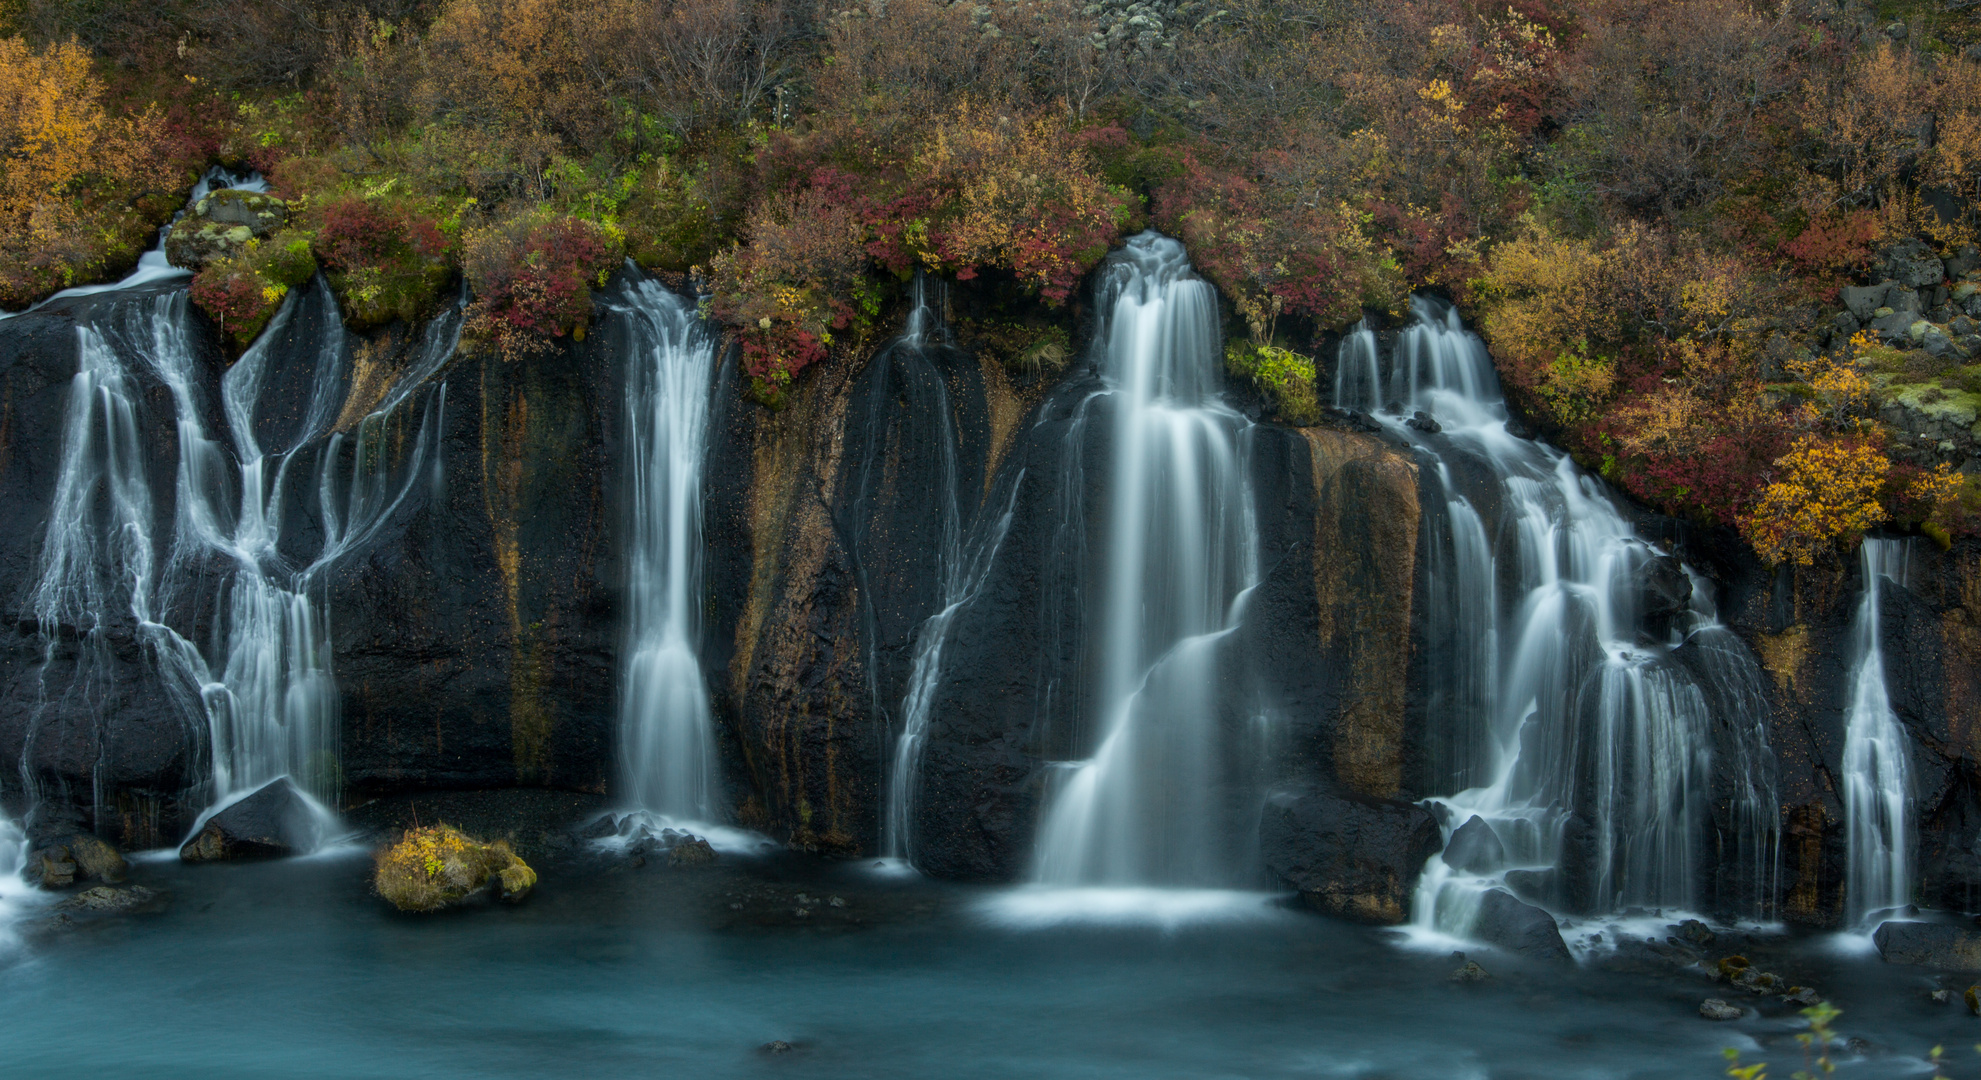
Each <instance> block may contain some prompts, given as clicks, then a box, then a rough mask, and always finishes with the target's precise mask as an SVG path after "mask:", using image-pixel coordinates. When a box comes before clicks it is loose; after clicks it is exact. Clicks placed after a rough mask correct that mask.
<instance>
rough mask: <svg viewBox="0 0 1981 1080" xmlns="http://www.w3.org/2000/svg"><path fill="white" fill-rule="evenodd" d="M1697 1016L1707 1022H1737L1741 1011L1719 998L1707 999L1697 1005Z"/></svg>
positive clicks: (1738, 1007)
mask: <svg viewBox="0 0 1981 1080" xmlns="http://www.w3.org/2000/svg"><path fill="white" fill-rule="evenodd" d="M1699 1015H1700V1016H1703V1017H1705V1018H1706V1019H1708V1020H1738V1019H1740V1017H1741V1011H1740V1006H1738V1005H1729V1004H1727V1003H1726V1002H1724V1001H1721V1000H1720V999H1719V998H1707V999H1706V1000H1704V1001H1702V1002H1700V1003H1699Z"/></svg>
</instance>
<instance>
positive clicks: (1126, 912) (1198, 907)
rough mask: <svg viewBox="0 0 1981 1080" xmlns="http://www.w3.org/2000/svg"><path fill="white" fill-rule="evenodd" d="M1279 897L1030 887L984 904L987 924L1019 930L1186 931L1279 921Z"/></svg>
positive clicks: (1196, 891) (990, 898)
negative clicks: (1115, 928)
mask: <svg viewBox="0 0 1981 1080" xmlns="http://www.w3.org/2000/svg"><path fill="white" fill-rule="evenodd" d="M1279 899H1280V895H1279V894H1277V893H1266V892H1244V891H1240V890H1236V889H1158V888H1147V887H1134V886H1123V887H1105V886H1093V887H1083V888H1055V887H1052V886H1045V885H1027V886H1021V887H1019V888H1015V889H1009V890H1005V891H1002V892H998V893H995V894H993V895H991V896H988V897H986V898H984V899H983V900H981V901H979V902H978V904H977V905H976V912H977V914H978V916H979V917H980V918H982V919H983V920H984V921H986V922H988V923H990V924H992V925H994V926H1002V927H1006V928H1010V929H1016V930H1040V929H1047V928H1050V927H1055V926H1154V927H1159V928H1161V929H1164V930H1174V929H1177V928H1179V927H1183V926H1200V925H1208V924H1218V923H1239V922H1263V921H1266V920H1270V919H1275V918H1280V917H1282V915H1283V912H1281V910H1280V909H1279V907H1278V906H1277V901H1278V900H1279Z"/></svg>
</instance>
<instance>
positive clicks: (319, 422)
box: [30, 278, 461, 829]
mask: <svg viewBox="0 0 1981 1080" xmlns="http://www.w3.org/2000/svg"><path fill="white" fill-rule="evenodd" d="M304 309H307V310H308V316H307V324H306V325H305V326H304V327H303V328H302V331H303V333H304V334H305V335H306V336H307V337H309V338H310V340H312V341H313V343H314V346H315V355H314V358H313V370H312V371H310V372H309V373H308V378H307V384H308V393H307V399H306V404H305V405H304V407H303V408H302V410H301V415H300V418H297V417H294V416H284V417H283V418H282V419H280V420H271V416H265V415H264V413H265V412H267V410H269V409H276V410H277V411H278V412H280V411H281V407H280V406H276V405H273V404H272V403H270V402H268V401H265V400H264V399H265V397H267V395H268V392H269V389H270V387H271V386H273V385H274V384H275V383H276V382H278V381H283V379H281V378H278V376H277V373H276V372H274V371H273V370H272V369H273V367H274V360H273V358H272V353H273V351H274V350H275V349H276V348H277V347H278V344H277V343H280V342H284V341H285V340H286V339H287V338H288V336H289V335H290V333H291V331H292V327H294V324H295V323H296V321H297V320H298V319H299V318H301V317H302V316H299V315H298V312H299V311H301V310H304ZM191 319H192V313H191V311H190V310H189V308H188V301H187V296H186V293H185V291H184V290H172V291H169V292H161V293H156V294H139V295H136V296H133V297H129V298H123V297H117V298H113V299H110V300H107V301H105V302H104V303H103V306H101V307H99V308H98V309H96V310H95V311H93V312H92V313H91V315H90V316H89V317H88V318H86V319H85V320H84V321H83V322H82V323H80V324H79V326H78V328H77V337H78V355H79V358H78V365H77V374H76V376H75V379H74V381H73V383H72V386H71V390H70V404H69V410H68V416H67V419H66V421H65V427H64V431H63V442H62V447H63V450H62V464H61V471H60V473H59V475H58V477H57V480H56V484H55V490H56V498H55V503H54V512H53V513H51V515H50V519H49V523H48V531H47V536H46V539H45V541H44V544H43V550H42V556H41V565H40V567H39V577H38V580H37V582H36V584H35V587H34V590H33V593H32V606H33V610H34V613H35V618H36V620H37V622H38V623H39V624H40V626H41V630H42V633H43V635H44V636H45V638H46V639H47V640H48V642H49V650H50V656H51V657H52V655H53V650H54V647H55V642H56V641H57V639H58V638H59V636H60V634H61V632H62V629H63V628H73V631H74V633H75V634H76V635H77V636H79V637H80V638H82V639H83V640H84V642H85V647H84V649H83V652H82V656H83V665H82V667H81V668H79V670H78V675H77V679H76V680H74V683H75V685H71V686H70V687H68V688H66V689H63V690H61V691H59V692H83V693H88V692H89V690H88V687H87V685H86V684H87V682H88V681H89V680H90V679H91V678H93V677H96V675H98V674H100V673H101V672H102V671H103V670H106V669H107V664H108V650H109V649H110V647H111V646H110V642H109V640H108V637H107V634H106V633H104V631H105V630H106V629H107V628H108V627H109V625H110V624H111V623H113V622H122V621H123V620H125V619H128V620H129V622H130V624H132V625H133V626H134V627H135V631H136V634H137V637H138V640H139V641H140V642H141V643H142V644H143V646H144V647H145V650H146V653H147V655H148V656H149V657H150V658H151V659H152V661H153V662H155V664H156V665H157V668H158V671H159V674H160V675H161V677H162V679H163V681H164V684H165V685H166V687H167V688H168V690H169V691H170V692H171V693H172V694H173V695H174V697H175V698H176V699H177V702H178V704H179V706H180V708H181V711H182V713H183V714H185V715H186V716H188V717H189V718H191V719H193V720H194V721H195V722H198V723H201V724H203V725H205V726H206V727H207V729H208V749H209V751H210V757H211V760H210V767H211V773H210V790H209V791H208V802H209V804H210V807H211V809H209V811H208V815H207V816H210V815H211V813H212V812H213V811H214V810H217V809H218V808H220V807H223V806H225V805H226V804H228V803H229V802H231V801H233V800H235V799H238V798H239V797H241V796H243V795H246V794H248V793H250V792H252V791H254V790H256V789H257V788H259V787H260V786H262V785H263V784H266V783H268V782H269V781H271V780H274V779H276V778H278V777H283V776H287V777H290V778H291V779H292V781H293V782H295V783H296V784H297V786H298V787H299V788H301V789H302V790H303V791H304V792H305V793H306V794H308V795H309V796H311V797H312V798H313V799H315V800H319V801H322V802H328V801H331V800H333V799H334V798H335V796H336V794H337V788H338V786H339V783H340V779H339V772H338V766H337V719H338V696H337V690H336V681H335V677H334V674H333V672H332V670H331V659H330V653H331V646H330V624H329V618H328V613H327V611H326V610H325V608H324V604H323V601H322V599H321V598H320V597H318V596H316V595H313V591H314V590H317V589H318V588H319V586H320V585H321V584H322V582H323V572H324V571H325V570H326V569H328V568H329V567H330V566H331V565H332V564H333V563H334V562H336V561H337V560H338V559H339V558H341V557H343V556H344V555H346V554H349V553H350V552H352V551H354V550H357V549H358V548H360V547H362V546H363V545H364V544H366V543H367V542H368V541H369V540H370V539H371V537H372V536H373V535H374V534H375V533H376V532H377V530H378V529H379V527H380V526H381V525H382V524H383V523H384V522H385V521H386V520H388V519H389V518H390V517H391V516H392V515H393V514H394V512H395V511H396V510H397V509H398V507H399V506H400V505H401V504H402V503H403V502H404V501H405V500H406V498H407V497H408V495H409V494H410V493H411V492H412V491H413V490H414V488H415V486H416V485H417V483H418V482H419V481H420V480H421V479H424V478H433V477H437V476H438V473H437V470H438V468H439V461H438V457H437V453H438V451H437V448H436V447H435V446H434V442H435V440H436V439H437V437H438V436H437V434H436V430H437V427H438V420H439V416H440V414H441V411H442V410H443V409H444V408H445V401H446V390H445V385H444V384H440V385H439V386H437V387H434V388H433V389H432V390H431V392H430V393H426V394H423V395H420V396H421V397H422V398H423V401H422V402H421V403H420V404H419V405H417V409H418V417H419V419H418V421H417V425H416V430H415V432H414V434H413V435H412V437H411V438H410V440H408V439H406V438H405V435H406V433H405V432H404V431H403V430H401V429H400V425H402V424H405V425H410V424H411V423H412V421H411V420H410V419H409V418H408V417H407V416H405V415H402V413H401V410H402V408H403V407H406V406H407V405H408V403H409V402H411V401H412V400H413V399H414V397H415V395H416V394H418V393H419V391H421V390H422V389H423V388H426V387H429V386H430V385H431V380H433V379H434V378H435V377H436V376H437V375H438V374H439V373H440V371H441V369H442V368H444V366H445V365H446V363H447V361H448V360H449V359H450V358H451V357H452V355H453V352H454V347H455V344H456V342H457V340H458V337H459V334H460V325H461V310H460V306H459V305H455V306H453V307H451V308H450V309H449V310H447V311H446V312H444V313H443V314H442V315H441V316H440V317H438V318H436V319H434V320H433V321H432V323H430V324H429V326H428V328H427V330H426V332H425V336H424V338H423V340H422V341H421V342H420V344H419V346H418V349H417V352H416V353H415V355H414V357H413V358H412V361H411V362H410V363H408V364H407V365H405V366H404V368H403V369H402V370H401V371H399V372H398V373H397V374H396V377H393V378H390V379H389V381H387V382H386V383H385V384H384V385H383V386H382V387H379V388H378V393H377V397H376V398H375V399H374V400H372V401H371V402H369V403H368V405H369V407H354V406H363V405H365V404H367V403H363V402H359V401H356V400H347V398H349V397H350V396H351V395H350V391H351V387H350V385H349V384H350V379H349V359H350V358H349V347H348V342H347V340H346V337H345V334H344V331H343V328H342V322H341V319H340V318H339V316H338V313H337V309H336V303H335V301H334V299H333V298H332V297H331V295H330V292H329V288H328V286H327V285H326V284H324V283H323V281H322V279H321V278H319V279H317V281H316V282H315V283H314V284H313V285H312V286H310V287H309V288H307V289H300V290H297V291H296V293H294V294H292V295H291V296H290V297H289V299H288V300H287V301H286V302H285V303H284V305H283V307H282V309H281V311H280V312H279V313H278V314H277V316H276V317H275V319H274V320H273V321H272V322H271V323H270V325H269V327H268V329H267V330H266V331H265V332H264V333H263V334H262V336H261V337H260V338H259V339H258V340H257V341H256V343H255V344H254V345H253V346H252V347H251V348H250V349H249V350H248V351H247V352H246V353H245V354H244V355H243V356H242V357H241V358H240V359H239V360H238V361H236V362H235V363H234V364H233V365H232V366H231V367H229V368H228V369H227V371H226V372H225V374H224V375H223V376H222V377H221V380H220V416H221V417H222V418H223V419H224V422H225V424H226V432H225V435H224V438H223V437H216V436H215V435H213V434H210V433H209V432H208V430H207V426H206V424H207V421H206V418H207V417H208V416H209V415H210V412H209V407H208V404H207V394H206V392H205V382H206V379H207V377H208V376H207V375H206V373H205V372H204V370H203V365H202V363H201V362H200V361H199V360H198V359H197V358H196V357H195V355H194V351H193V348H192V345H191V336H190V335H191ZM281 374H282V376H283V377H289V376H292V375H293V374H294V373H288V372H284V373H281ZM146 380H156V382H158V383H162V384H163V386H164V388H165V389H166V390H167V391H168V393H169V400H170V402H171V405H172V410H173V416H174V418H175V427H176V441H177V465H176V470H175V474H174V476H173V477H172V478H171V480H170V481H169V482H170V483H171V485H172V497H171V499H170V501H169V504H170V505H171V506H172V507H173V510H172V515H173V516H172V520H171V521H170V522H169V523H168V522H166V521H161V520H159V518H160V514H159V511H158V506H159V505H160V504H163V503H165V502H166V500H163V499H159V498H156V497H155V496H154V492H155V491H156V490H157V485H159V484H161V483H164V482H166V481H165V479H164V478H163V477H159V476H155V475H153V473H154V471H155V469H156V467H155V466H154V465H153V464H152V463H151V462H150V461H148V460H147V459H146V456H145V454H144V453H143V452H142V447H143V445H144V443H143V432H144V418H145V398H144V394H143V387H142V386H141V385H140V384H141V383H142V382H144V381H146ZM268 440H273V442H272V443H270V444H268V445H265V442H267V441H268ZM402 446H403V447H404V448H403V449H401V448H400V447H402ZM306 449H309V450H314V451H315V455H314V459H313V464H311V463H310V462H311V461H312V459H311V455H310V454H308V453H305V452H304V451H305V450H306ZM429 458H431V469H430V468H429ZM299 462H302V463H303V464H301V465H300V466H299V464H298V463H299ZM292 473H293V474H294V475H292ZM296 499H300V500H302V501H303V502H304V504H305V505H307V506H309V507H310V508H311V509H313V510H314V511H315V515H316V517H317V518H318V519H319V520H320V522H321V532H322V542H321V545H320V547H318V549H317V550H316V552H315V554H314V555H312V556H309V557H308V558H307V559H306V560H305V561H302V562H301V563H298V562H297V561H296V558H295V553H294V548H295V546H296V545H295V544H293V543H291V544H287V545H285V535H284V523H285V520H286V519H287V518H288V517H289V516H290V515H289V510H288V507H289V506H290V505H291V503H292V502H293V501H294V500H296ZM202 612H204V613H205V615H204V618H202V617H201V613H202ZM201 622H205V623H206V624H207V625H208V626H209V627H210V630H209V634H208V636H207V639H206V640H205V641H204V642H198V641H195V640H193V638H191V637H189V636H187V635H188V633H190V632H191V631H190V629H189V628H190V627H191V626H193V625H196V624H199V623H201ZM182 628H186V629H182ZM44 670H46V669H45V668H44ZM47 689H48V688H47V687H46V686H44V693H45V692H46V691H47ZM30 745H32V744H31V743H30ZM97 801H98V804H99V805H101V802H102V800H101V798H100V796H99V798H98V800H97ZM319 816H320V818H322V819H323V820H322V822H321V823H323V824H327V822H328V814H327V812H324V813H322V814H320V815H319ZM203 820H204V818H202V821H203ZM195 828H196V829H197V825H196V826H195Z"/></svg>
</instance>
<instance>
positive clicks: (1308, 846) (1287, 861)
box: [1259, 791, 1438, 924]
mask: <svg viewBox="0 0 1981 1080" xmlns="http://www.w3.org/2000/svg"><path fill="white" fill-rule="evenodd" d="M1259 849H1260V851H1261V852H1262V853H1263V855H1264V856H1265V862H1266V866H1267V868H1268V869H1270V870H1271V871H1272V872H1273V873H1274V874H1276V875H1278V876H1279V878H1280V879H1281V880H1283V881H1285V882H1286V883H1287V884H1289V885H1291V886H1292V887H1294V888H1295V889H1298V890H1300V897H1301V899H1302V900H1304V901H1305V902H1306V903H1307V905H1308V906H1309V907H1312V908H1314V909H1315V910H1316V911H1319V912H1321V913H1323V914H1327V915H1337V916H1340V917H1342V918H1347V919H1354V920H1355V921H1357V922H1365V923H1376V924H1395V923H1400V922H1403V921H1404V920H1405V919H1407V918H1409V916H1410V894H1411V891H1412V890H1414V889H1415V888H1416V887H1417V875H1418V874H1419V873H1420V872H1421V871H1422V870H1423V868H1424V860H1426V859H1428V858H1430V857H1431V856H1432V855H1434V854H1436V853H1437V850H1438V823H1437V820H1436V819H1434V818H1433V817H1431V812H1430V811H1428V810H1426V809H1424V808H1423V807H1421V806H1417V805H1414V804H1412V803H1406V802H1394V801H1389V800H1383V799H1366V798H1348V797H1341V796H1334V795H1323V794H1320V793H1317V792H1292V791H1281V792H1276V793H1275V794H1273V795H1272V797H1270V798H1268V799H1267V800H1266V806H1265V812H1264V816H1263V817H1262V819H1261V820H1260V822H1259Z"/></svg>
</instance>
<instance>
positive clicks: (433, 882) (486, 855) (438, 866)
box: [372, 825, 537, 912]
mask: <svg viewBox="0 0 1981 1080" xmlns="http://www.w3.org/2000/svg"><path fill="white" fill-rule="evenodd" d="M536 880H537V876H536V871H534V870H532V869H530V867H529V865H528V864H527V863H525V862H523V860H522V859H519V858H517V857H516V853H515V852H513V851H511V850H510V849H509V844H508V842H507V841H504V840H497V841H495V842H494V843H492V844H482V843H479V842H477V841H475V840H474V839H472V838H470V837H469V836H467V835H466V834H464V833H462V832H461V831H460V830H459V829H456V828H454V827H453V826H451V825H434V826H430V827H428V828H423V829H412V830H410V831H408V832H407V833H406V834H405V835H403V836H401V837H400V838H399V842H398V843H395V844H392V845H390V846H388V847H386V848H384V849H383V850H381V851H379V853H378V855H377V857H376V859H375V869H374V872H373V875H372V887H373V888H374V889H375V890H377V892H378V895H380V896H382V897H384V898H385V899H387V900H390V901H392V904H393V906H394V907H397V908H398V909H399V910H400V911H418V912H427V911H439V910H441V909H442V908H445V907H450V906H452V905H454V904H458V903H460V902H461V901H463V900H465V899H467V898H468V897H470V896H472V895H474V894H476V893H478V892H480V891H481V890H482V889H484V888H487V887H489V886H491V885H493V886H494V888H495V890H496V892H497V893H498V894H499V895H500V896H501V897H502V899H504V900H507V901H510V902H514V901H517V900H521V899H522V898H523V897H524V896H526V895H528V893H529V891H530V890H531V889H532V888H533V887H535V885H536Z"/></svg>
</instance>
